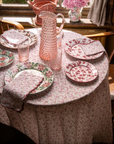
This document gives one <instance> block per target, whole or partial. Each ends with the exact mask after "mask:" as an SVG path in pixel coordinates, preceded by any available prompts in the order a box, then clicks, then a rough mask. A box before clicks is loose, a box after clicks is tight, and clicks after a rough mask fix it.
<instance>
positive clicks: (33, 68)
mask: <svg viewBox="0 0 114 144" xmlns="http://www.w3.org/2000/svg"><path fill="white" fill-rule="evenodd" d="M23 71H27V72H30V73H32V74H35V75H39V76H43V77H44V80H43V82H42V83H41V84H40V85H39V86H38V87H37V88H36V89H35V90H34V91H32V92H31V94H35V93H39V92H41V91H44V90H45V89H47V88H48V87H49V86H51V84H52V83H53V80H54V75H53V72H52V70H51V69H50V68H49V67H47V66H46V65H43V64H41V63H34V62H25V63H19V64H17V65H16V66H13V67H12V68H11V69H9V70H8V71H7V72H6V74H5V84H8V83H9V82H10V81H12V80H13V79H14V78H16V77H18V76H19V75H20V74H21V73H22V72H23Z"/></svg>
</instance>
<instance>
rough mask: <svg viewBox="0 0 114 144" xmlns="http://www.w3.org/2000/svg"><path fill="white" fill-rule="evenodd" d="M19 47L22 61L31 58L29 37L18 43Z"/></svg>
mask: <svg viewBox="0 0 114 144" xmlns="http://www.w3.org/2000/svg"><path fill="white" fill-rule="evenodd" d="M17 47H18V56H19V61H20V62H25V61H27V60H28V59H29V38H28V39H27V40H26V41H24V42H23V43H20V44H18V45H17Z"/></svg>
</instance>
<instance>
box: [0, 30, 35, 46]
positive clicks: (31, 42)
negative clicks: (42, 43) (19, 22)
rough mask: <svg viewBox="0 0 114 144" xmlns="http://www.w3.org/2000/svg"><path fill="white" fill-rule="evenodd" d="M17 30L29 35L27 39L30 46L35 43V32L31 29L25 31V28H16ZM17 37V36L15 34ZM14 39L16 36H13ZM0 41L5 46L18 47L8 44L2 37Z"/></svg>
mask: <svg viewBox="0 0 114 144" xmlns="http://www.w3.org/2000/svg"><path fill="white" fill-rule="evenodd" d="M17 31H18V32H20V33H21V34H23V35H24V36H27V37H29V41H30V45H29V46H32V45H33V44H35V43H36V42H37V36H36V34H34V33H33V32H31V31H26V30H17ZM17 37H18V36H17ZM15 39H16V37H15ZM0 43H1V44H2V45H3V46H4V47H7V48H10V49H18V48H17V46H16V45H13V44H9V43H8V42H7V41H6V40H5V39H3V38H2V37H0Z"/></svg>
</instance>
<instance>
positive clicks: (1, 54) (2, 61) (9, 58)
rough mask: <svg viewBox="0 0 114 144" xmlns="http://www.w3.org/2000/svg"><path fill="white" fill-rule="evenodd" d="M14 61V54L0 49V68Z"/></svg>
mask: <svg viewBox="0 0 114 144" xmlns="http://www.w3.org/2000/svg"><path fill="white" fill-rule="evenodd" d="M13 61H14V54H13V53H12V52H10V51H6V50H1V49H0V68H1V67H5V66H7V65H9V64H11V63H12V62H13Z"/></svg>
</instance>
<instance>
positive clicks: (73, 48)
mask: <svg viewBox="0 0 114 144" xmlns="http://www.w3.org/2000/svg"><path fill="white" fill-rule="evenodd" d="M65 51H66V53H67V54H69V55H70V56H72V57H74V58H77V59H81V60H92V59H97V58H99V57H100V56H102V55H103V52H100V53H97V54H95V55H90V56H86V55H85V54H84V51H83V50H82V49H81V47H80V46H78V45H77V43H76V41H75V39H73V40H71V41H69V42H68V43H66V45H65Z"/></svg>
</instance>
